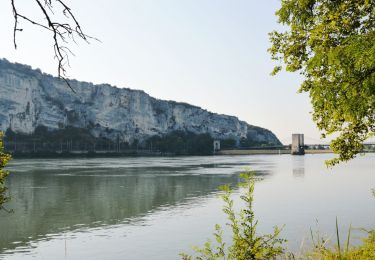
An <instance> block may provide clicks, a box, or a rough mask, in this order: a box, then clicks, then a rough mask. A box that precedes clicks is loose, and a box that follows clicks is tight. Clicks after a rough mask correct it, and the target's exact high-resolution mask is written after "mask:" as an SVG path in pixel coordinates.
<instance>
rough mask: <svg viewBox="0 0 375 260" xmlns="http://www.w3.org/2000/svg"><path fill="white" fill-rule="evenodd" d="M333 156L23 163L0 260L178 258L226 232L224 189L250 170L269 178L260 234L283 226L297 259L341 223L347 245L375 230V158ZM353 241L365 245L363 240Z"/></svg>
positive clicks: (17, 169)
mask: <svg viewBox="0 0 375 260" xmlns="http://www.w3.org/2000/svg"><path fill="white" fill-rule="evenodd" d="M331 156H332V155H329V154H317V155H306V156H290V155H252V156H202V157H194V156H192V157H128V158H104V159H103V158H93V159H33V160H31V159H16V160H13V161H12V162H11V164H10V165H9V167H8V169H9V170H10V172H11V175H10V177H9V179H8V182H7V186H8V187H9V191H10V195H11V198H12V200H11V202H10V203H8V204H7V206H6V207H7V209H12V210H13V211H14V212H13V213H6V212H4V211H2V212H0V259H163V260H164V259H179V258H180V257H179V255H178V254H179V253H181V252H191V247H192V246H193V245H202V244H203V243H204V242H205V241H206V239H207V238H212V233H213V231H214V225H215V224H216V223H218V224H221V225H223V226H225V222H226V219H225V215H224V213H223V212H222V205H223V203H222V201H221V199H220V198H219V194H220V191H219V190H218V187H219V186H220V185H223V184H232V185H234V186H235V185H236V184H237V183H238V182H239V181H240V179H239V173H240V172H242V171H244V170H245V169H252V170H255V171H256V172H257V175H259V177H260V178H261V180H259V181H257V183H256V185H255V193H254V198H255V205H254V210H255V214H256V218H257V219H258V220H259V228H258V231H259V232H260V233H266V232H270V231H271V230H272V227H273V226H275V225H278V226H283V225H285V226H284V228H283V232H282V237H284V238H286V239H288V240H289V242H288V243H287V246H288V248H289V249H290V250H292V251H299V250H300V247H301V245H302V246H303V245H308V244H309V243H310V242H311V240H310V237H309V236H310V228H312V230H313V231H314V232H319V233H320V234H321V235H327V236H331V237H332V236H333V235H334V230H335V219H336V217H337V218H338V221H339V226H340V233H341V234H342V237H344V236H345V234H346V233H347V231H348V227H349V225H350V223H351V224H352V226H353V227H355V228H371V227H375V217H374V216H375V198H373V197H372V195H371V189H372V188H375V154H367V155H366V156H360V157H359V158H357V159H355V160H353V161H351V162H349V163H345V164H341V165H339V166H337V167H334V168H333V169H327V168H326V167H325V165H324V161H325V160H326V159H328V158H330V157H331ZM240 193H241V190H240V189H235V190H234V195H233V196H234V199H235V202H236V203H237V204H236V205H237V208H238V207H240V205H241V204H239V201H240V200H239V194H240ZM224 231H225V232H226V235H225V238H226V239H227V240H229V238H230V234H228V233H227V231H228V230H227V229H225V230H224ZM352 233H353V235H352V243H353V244H358V243H359V241H360V237H363V236H364V232H362V231H360V230H358V229H355V230H353V231H352ZM309 241H310V242H309Z"/></svg>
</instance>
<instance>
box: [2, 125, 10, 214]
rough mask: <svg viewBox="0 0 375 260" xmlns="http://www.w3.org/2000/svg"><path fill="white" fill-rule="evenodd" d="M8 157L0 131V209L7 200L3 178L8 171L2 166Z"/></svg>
mask: <svg viewBox="0 0 375 260" xmlns="http://www.w3.org/2000/svg"><path fill="white" fill-rule="evenodd" d="M10 159H11V156H10V155H9V154H7V153H5V152H4V145H3V133H1V132H0V210H1V209H3V205H4V203H5V202H7V201H9V198H8V197H7V196H6V191H7V188H6V187H5V179H6V177H7V176H8V174H9V172H8V171H6V170H4V167H5V165H6V164H7V163H8V161H9V160H10Z"/></svg>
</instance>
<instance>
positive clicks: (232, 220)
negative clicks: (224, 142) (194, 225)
mask: <svg viewBox="0 0 375 260" xmlns="http://www.w3.org/2000/svg"><path fill="white" fill-rule="evenodd" d="M241 177H242V178H243V179H244V182H243V183H241V184H240V186H241V187H244V188H245V189H246V192H245V194H244V195H242V196H241V199H242V200H243V201H244V202H245V203H246V208H245V209H242V210H241V211H240V213H239V214H236V212H235V211H234V207H233V205H234V202H233V200H232V199H231V194H232V190H231V189H230V187H229V186H223V187H222V190H223V191H224V194H223V195H222V196H221V197H222V199H223V201H224V202H225V206H224V208H223V211H224V213H225V214H226V215H227V218H228V223H227V225H228V226H230V228H231V231H232V244H231V245H230V246H229V247H227V246H226V244H225V242H224V240H223V231H222V229H221V227H220V225H216V226H215V230H216V232H215V233H214V236H215V240H216V244H217V245H216V246H215V247H213V245H212V242H211V240H208V241H207V242H206V243H205V244H204V246H203V247H195V248H194V251H195V252H196V253H198V256H195V257H194V259H196V260H203V259H205V260H216V259H227V260H243V259H274V258H276V257H278V256H281V255H283V253H284V248H283V247H282V245H283V244H284V243H285V242H286V240H285V239H281V238H279V235H280V232H281V229H280V228H278V227H274V231H273V233H271V234H266V235H259V234H257V225H258V221H257V220H256V219H255V214H254V210H253V200H254V195H253V193H254V182H255V177H254V174H253V173H250V172H248V173H244V174H242V175H241ZM181 256H182V257H183V259H184V260H191V259H193V256H190V255H187V254H185V253H182V254H181Z"/></svg>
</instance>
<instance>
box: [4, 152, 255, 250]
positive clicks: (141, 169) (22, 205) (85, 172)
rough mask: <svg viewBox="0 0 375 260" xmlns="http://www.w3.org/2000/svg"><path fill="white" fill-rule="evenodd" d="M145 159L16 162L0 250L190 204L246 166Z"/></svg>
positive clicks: (234, 177)
mask: <svg viewBox="0 0 375 260" xmlns="http://www.w3.org/2000/svg"><path fill="white" fill-rule="evenodd" d="M109 160H110V159H109ZM145 160H146V163H145V164H143V165H140V164H139V163H140V160H136V159H134V160H133V159H128V160H127V161H125V162H124V161H122V162H121V160H118V159H117V161H116V160H114V161H112V162H111V161H106V162H98V161H92V160H89V161H85V163H82V162H81V161H75V162H73V163H72V162H69V161H68V160H65V161H58V160H50V161H44V162H42V161H34V162H32V161H27V160H20V161H19V162H17V161H16V162H15V164H14V165H13V167H12V168H11V170H12V172H13V174H12V175H11V177H10V178H9V182H8V187H9V190H10V191H11V196H12V202H11V203H10V204H9V205H8V207H9V208H11V209H13V210H14V211H15V213H14V214H6V213H4V212H1V213H0V230H1V233H0V252H2V251H4V250H5V249H12V248H15V247H18V246H21V245H22V244H25V243H27V242H28V241H32V240H35V239H39V238H44V239H48V234H53V233H59V232H62V230H67V229H68V230H74V229H78V228H82V227H90V228H91V227H97V226H102V225H113V224H118V223H124V222H126V223H129V222H130V223H131V221H133V220H134V219H135V217H139V216H144V215H146V214H148V213H150V212H152V211H155V210H163V207H166V208H167V207H168V206H170V205H175V204H183V203H185V204H186V205H189V204H192V203H194V199H195V198H197V197H200V196H205V195H207V194H210V193H212V192H216V191H217V188H218V186H220V185H223V184H230V183H232V184H235V183H237V182H238V181H239V177H238V173H239V171H241V170H243V168H244V167H245V166H244V165H245V164H246V165H247V163H246V162H243V163H241V162H237V163H236V164H235V165H232V163H231V162H226V161H221V162H219V163H218V162H210V161H208V162H207V163H202V162H201V163H200V164H197V163H196V162H195V164H194V160H193V159H185V160H183V159H182V160H181V159H180V162H179V165H175V164H176V162H175V161H174V160H173V159H170V161H165V160H164V161H163V163H160V162H159V163H158V161H157V159H145ZM147 160H149V161H148V163H147ZM209 160H212V159H209ZM119 161H120V162H119ZM257 163H260V164H261V162H253V164H254V165H255V166H256V164H257ZM116 164H117V165H116ZM144 165H146V166H144ZM114 166H116V167H114ZM228 169H230V170H228ZM224 172H225V174H224Z"/></svg>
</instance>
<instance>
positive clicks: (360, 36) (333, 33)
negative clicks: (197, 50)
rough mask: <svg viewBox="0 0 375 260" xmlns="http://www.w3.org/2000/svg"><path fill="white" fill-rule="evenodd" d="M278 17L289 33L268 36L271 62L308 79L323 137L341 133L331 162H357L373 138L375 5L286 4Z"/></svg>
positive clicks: (355, 0) (348, 1)
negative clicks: (365, 143) (335, 155)
mask: <svg viewBox="0 0 375 260" xmlns="http://www.w3.org/2000/svg"><path fill="white" fill-rule="evenodd" d="M276 15H277V16H278V18H279V23H281V24H283V25H285V26H287V28H288V29H287V30H286V31H284V32H277V31H274V32H272V33H270V39H271V42H272V47H271V48H270V49H269V52H270V53H271V55H272V58H273V59H274V60H276V61H280V64H281V63H283V64H285V69H286V70H287V71H291V72H297V71H298V72H300V73H301V74H302V75H303V76H304V81H303V83H302V85H301V86H300V92H308V93H309V95H310V98H311V103H312V106H313V120H314V121H315V122H316V124H317V126H318V128H319V129H320V130H321V132H322V137H325V136H326V135H329V134H333V133H337V134H338V137H337V138H336V139H334V140H333V141H332V142H331V148H332V149H333V151H334V152H335V153H337V154H338V157H337V158H335V159H333V160H331V161H329V162H328V164H329V165H334V164H336V163H338V162H340V161H347V160H350V159H352V158H354V157H355V156H356V154H358V153H359V152H361V150H362V149H363V145H362V143H363V142H364V141H365V140H366V139H368V138H370V137H373V136H375V1H374V0H336V1H334V0H282V1H281V8H280V9H279V10H278V11H277V12H276ZM281 69H282V67H281V66H276V67H275V69H274V71H273V72H272V73H273V74H276V73H277V72H279V71H280V70H281Z"/></svg>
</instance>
